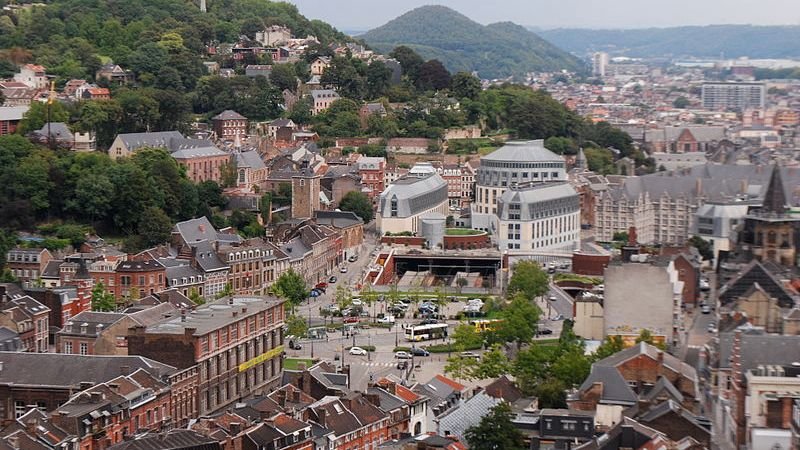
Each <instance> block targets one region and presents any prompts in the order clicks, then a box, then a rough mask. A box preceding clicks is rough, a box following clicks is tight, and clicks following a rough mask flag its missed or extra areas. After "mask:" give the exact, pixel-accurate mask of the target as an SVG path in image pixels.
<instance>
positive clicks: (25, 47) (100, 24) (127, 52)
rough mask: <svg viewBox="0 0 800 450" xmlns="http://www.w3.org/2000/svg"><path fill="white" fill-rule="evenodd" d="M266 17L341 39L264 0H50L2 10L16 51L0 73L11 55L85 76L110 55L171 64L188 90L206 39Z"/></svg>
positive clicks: (140, 70)
mask: <svg viewBox="0 0 800 450" xmlns="http://www.w3.org/2000/svg"><path fill="white" fill-rule="evenodd" d="M4 3H6V0H0V5H3V4H4ZM272 24H279V25H285V26H288V27H289V28H291V29H292V31H293V33H294V34H295V35H296V36H302V37H305V36H308V35H314V36H316V37H317V38H318V39H319V40H320V41H321V42H322V43H323V44H326V43H328V42H331V41H334V40H344V39H347V38H346V36H345V35H343V34H342V33H340V32H338V31H336V30H335V29H334V28H333V27H331V26H330V25H328V24H326V23H324V22H320V21H315V20H314V21H312V20H308V19H306V18H305V17H303V16H302V15H300V13H299V12H298V10H297V8H296V7H295V6H294V5H291V4H289V3H282V2H280V3H279V2H271V1H267V0H208V12H207V13H202V12H200V10H199V7H198V6H197V4H196V3H194V2H192V1H186V0H51V1H49V2H47V4H46V6H42V7H33V8H25V9H15V10H14V12H13V13H8V14H7V15H0V49H4V50H5V53H4V55H5V56H8V55H9V53H13V55H14V58H4V59H3V61H4V63H5V64H6V66H3V67H0V72H2V73H0V77H3V76H7V75H8V74H7V73H4V72H5V71H7V70H9V67H7V64H8V59H16V60H17V61H12V62H19V61H20V60H31V61H35V62H36V63H37V64H41V65H43V66H45V67H47V71H48V73H49V74H54V75H56V76H60V77H62V78H85V79H91V78H92V77H94V74H95V71H96V70H97V68H98V67H100V65H101V64H102V63H103V62H107V61H108V60H109V59H111V60H113V61H114V62H115V63H116V64H120V65H122V66H123V67H125V68H129V69H132V70H134V72H136V75H137V77H138V76H139V75H141V74H149V75H150V76H153V75H156V74H157V72H158V70H160V69H162V68H163V67H166V66H168V67H172V68H174V69H176V70H177V72H178V74H179V75H180V77H181V81H182V84H183V85H184V87H185V88H187V89H189V90H190V89H192V88H193V87H194V83H195V82H196V80H197V78H198V77H199V76H201V75H202V74H203V71H204V69H203V66H202V64H201V61H200V57H201V56H202V55H204V53H205V45H206V44H208V43H210V42H213V41H216V42H227V43H233V42H236V41H237V39H238V38H239V36H240V35H245V36H248V37H250V38H253V37H254V36H255V33H256V31H260V30H261V29H263V28H264V26H268V25H272ZM159 44H160V45H159ZM10 49H13V50H10ZM12 69H13V66H12ZM145 78H147V76H146V77H145Z"/></svg>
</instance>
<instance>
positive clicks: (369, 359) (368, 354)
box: [367, 335, 372, 361]
mask: <svg viewBox="0 0 800 450" xmlns="http://www.w3.org/2000/svg"><path fill="white" fill-rule="evenodd" d="M367 342H368V345H367V361H372V353H371V352H370V351H369V349H371V348H372V336H371V335H367Z"/></svg>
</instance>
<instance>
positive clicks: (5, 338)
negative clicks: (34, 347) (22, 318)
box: [0, 327, 22, 352]
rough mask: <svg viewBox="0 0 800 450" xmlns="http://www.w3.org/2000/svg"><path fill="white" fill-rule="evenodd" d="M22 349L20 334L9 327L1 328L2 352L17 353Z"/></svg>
mask: <svg viewBox="0 0 800 450" xmlns="http://www.w3.org/2000/svg"><path fill="white" fill-rule="evenodd" d="M20 348H22V340H21V339H20V337H19V333H17V332H16V331H14V330H12V329H11V328H8V327H0V351H3V352H16V351H18V350H19V349H20Z"/></svg>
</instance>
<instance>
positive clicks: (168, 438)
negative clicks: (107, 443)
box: [108, 428, 220, 450]
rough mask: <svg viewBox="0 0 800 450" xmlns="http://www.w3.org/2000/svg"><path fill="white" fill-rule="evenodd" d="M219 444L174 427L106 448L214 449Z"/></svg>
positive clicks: (128, 449) (205, 437)
mask: <svg viewBox="0 0 800 450" xmlns="http://www.w3.org/2000/svg"><path fill="white" fill-rule="evenodd" d="M219 448H220V444H219V442H217V441H216V440H214V439H212V438H210V437H207V436H204V435H202V434H200V433H198V432H196V431H192V430H184V429H180V428H177V429H174V430H170V431H166V432H164V433H158V434H145V435H143V436H140V437H135V438H133V439H132V440H128V441H123V442H120V443H119V444H116V445H112V446H111V447H108V450H180V449H192V450H215V449H219Z"/></svg>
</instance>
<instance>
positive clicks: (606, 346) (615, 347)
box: [594, 336, 625, 361]
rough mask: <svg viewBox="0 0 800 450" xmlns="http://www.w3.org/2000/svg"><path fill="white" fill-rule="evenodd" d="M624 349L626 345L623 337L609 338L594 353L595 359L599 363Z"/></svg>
mask: <svg viewBox="0 0 800 450" xmlns="http://www.w3.org/2000/svg"><path fill="white" fill-rule="evenodd" d="M624 349H625V343H624V342H623V341H622V336H607V337H606V338H605V339H604V340H603V343H602V344H600V346H599V347H597V351H595V352H594V358H595V360H597V361H599V360H601V359H603V358H607V357H609V356H611V355H613V354H615V353H617V352H621V351H622V350H624Z"/></svg>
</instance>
